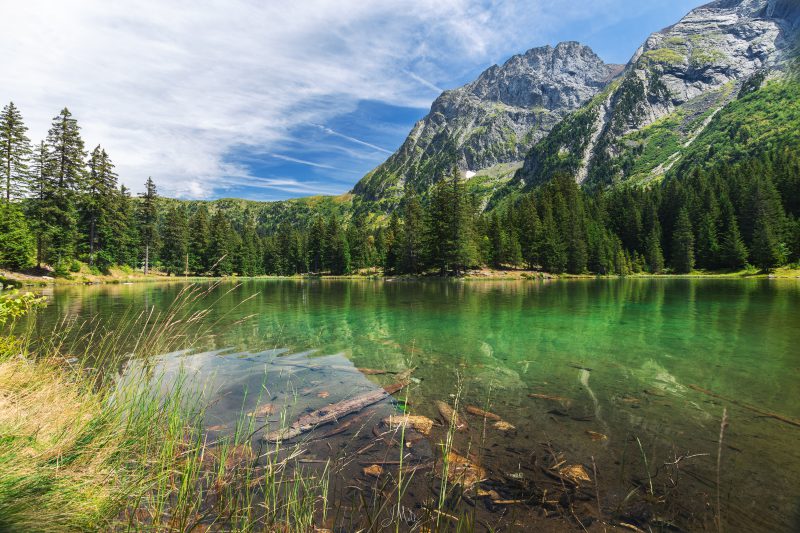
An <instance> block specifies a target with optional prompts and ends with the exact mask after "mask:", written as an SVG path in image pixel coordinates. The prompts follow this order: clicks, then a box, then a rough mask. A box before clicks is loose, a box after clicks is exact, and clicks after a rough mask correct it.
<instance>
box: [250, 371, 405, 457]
mask: <svg viewBox="0 0 800 533" xmlns="http://www.w3.org/2000/svg"><path fill="white" fill-rule="evenodd" d="M406 385H408V383H407V382H404V381H400V382H398V383H395V384H393V385H389V386H387V387H384V388H382V389H378V390H374V391H369V392H366V393H364V394H361V395H359V396H356V397H355V398H350V399H348V400H342V401H341V402H337V403H334V404H331V405H328V406H326V407H323V408H322V409H317V410H316V411H312V412H310V413H307V414H305V415H303V416H301V417H300V418H298V419H297V420H295V421H294V423H292V425H290V426H289V427H287V428H281V429H278V430H275V431H271V432H269V433H267V434H266V435H264V437H263V439H264V440H266V441H267V442H277V441H279V440H289V439H293V438H295V437H297V436H298V435H301V434H303V433H305V432H307V431H311V430H312V429H314V428H315V427H319V426H324V425H325V424H330V423H331V422H336V421H338V420H339V419H340V418H343V417H345V416H347V415H350V414H353V413H357V412H358V411H360V410H362V409H363V408H365V407H368V406H370V405H372V404H374V403H378V402H379V401H381V400H383V399H385V398H388V397H389V395H390V394H394V393H395V392H397V391H399V390H401V389H403V388H404V387H405V386H406Z"/></svg>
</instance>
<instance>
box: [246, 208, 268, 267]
mask: <svg viewBox="0 0 800 533" xmlns="http://www.w3.org/2000/svg"><path fill="white" fill-rule="evenodd" d="M246 219H247V221H246V222H245V225H244V228H243V230H242V253H241V256H242V269H241V271H240V273H241V274H242V275H243V276H257V275H259V274H263V273H264V272H263V263H262V261H261V259H260V258H261V239H260V238H259V236H258V232H257V231H256V225H255V222H254V221H253V219H252V217H251V216H250V215H249V214H247V215H246Z"/></svg>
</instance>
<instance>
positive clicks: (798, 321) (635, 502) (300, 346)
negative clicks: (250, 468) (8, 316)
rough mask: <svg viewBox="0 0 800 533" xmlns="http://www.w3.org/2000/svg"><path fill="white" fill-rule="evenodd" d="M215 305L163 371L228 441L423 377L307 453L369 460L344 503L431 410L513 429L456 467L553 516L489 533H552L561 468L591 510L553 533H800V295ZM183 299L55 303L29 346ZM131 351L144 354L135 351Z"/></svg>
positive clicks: (674, 286) (525, 294)
mask: <svg viewBox="0 0 800 533" xmlns="http://www.w3.org/2000/svg"><path fill="white" fill-rule="evenodd" d="M208 289H209V294H208V295H207V296H206V297H205V298H204V300H203V304H204V305H206V306H207V307H208V309H209V313H208V315H207V316H205V317H204V318H203V319H202V320H200V321H198V322H197V324H196V326H192V328H194V327H196V328H197V330H196V331H197V335H196V336H194V338H192V337H193V335H192V331H189V336H188V337H187V342H189V338H191V343H192V344H193V346H192V348H191V350H177V351H171V353H169V354H163V355H161V356H160V357H159V358H158V359H157V361H158V363H157V364H158V365H160V367H161V368H162V369H163V371H164V372H166V373H167V375H168V376H174V375H176V373H177V372H178V369H179V368H183V369H188V371H189V372H191V373H192V375H193V376H194V379H196V380H198V381H199V382H202V383H203V387H204V389H205V390H206V394H207V395H208V400H209V402H210V406H209V408H208V412H207V417H206V421H207V423H208V425H209V426H210V427H211V428H212V432H217V433H224V432H226V431H230V430H231V426H232V425H233V424H234V423H235V420H236V418H237V417H238V415H239V413H240V412H242V411H243V412H249V411H253V410H255V409H256V408H257V404H260V403H263V402H264V401H268V402H270V403H271V404H274V405H280V406H283V407H286V408H287V409H288V412H287V415H286V416H287V417H288V419H289V420H290V421H291V419H293V418H294V417H296V416H298V415H299V414H301V413H303V412H305V411H307V410H308V409H311V408H319V407H324V406H325V405H327V404H330V403H332V402H336V401H339V400H343V399H346V398H348V397H352V396H354V395H357V394H359V393H361V392H364V391H368V390H370V389H371V388H375V387H376V385H387V384H389V383H392V381H393V379H396V376H397V373H401V372H403V371H405V370H407V369H411V368H413V369H414V371H413V374H412V384H411V386H410V387H409V388H408V389H407V391H406V392H401V393H399V394H395V397H396V398H403V399H405V398H406V396H407V399H408V402H407V405H406V406H405V407H403V404H402V403H401V404H399V405H398V404H396V403H393V402H390V401H384V402H382V403H380V404H378V405H377V406H376V407H372V408H370V409H369V410H368V413H362V414H358V415H355V416H357V417H360V418H359V423H358V424H353V425H352V428H347V429H346V430H345V431H342V432H341V433H337V434H336V435H330V436H327V437H325V438H322V439H317V440H313V439H311V440H309V443H308V447H307V448H308V450H307V455H306V457H308V458H309V461H308V463H307V465H308V466H309V467H313V465H314V461H322V460H324V459H327V458H330V457H334V458H337V459H342V458H347V457H353V456H355V457H356V458H357V459H358V460H354V461H351V462H350V463H349V464H347V465H342V467H341V468H339V469H337V470H335V476H334V477H335V480H334V494H336V495H338V496H337V497H339V498H341V500H342V501H345V500H347V501H350V500H352V499H353V497H352V494H351V493H352V490H354V489H351V488H349V487H351V486H352V485H353V484H354V483H355V482H354V481H353V480H359V481H358V483H361V484H362V485H366V484H368V483H369V480H366V481H365V480H364V476H363V474H362V472H361V468H362V467H363V466H364V465H365V464H369V463H370V462H373V461H378V455H376V454H383V456H384V457H385V456H386V455H387V454H388V455H389V457H393V458H396V457H397V453H396V450H395V451H387V447H388V448H390V447H391V446H390V444H391V443H390V444H389V445H384V444H381V445H380V446H373V449H372V450H367V451H364V452H362V453H360V454H356V455H354V454H355V452H356V451H360V450H362V449H363V448H364V447H365V446H369V445H370V443H371V442H374V440H375V439H376V435H377V433H376V432H374V431H369V430H368V429H369V427H370V424H376V423H377V422H378V421H379V420H380V419H381V418H382V417H384V416H388V415H389V414H392V413H395V414H396V413H397V412H398V411H399V410H400V409H401V408H404V409H406V410H409V411H410V412H412V413H414V414H421V415H425V416H428V417H430V418H433V419H441V418H442V417H441V415H440V413H439V412H438V410H437V407H436V404H435V402H436V401H438V400H442V401H446V402H450V403H452V402H454V400H455V396H457V397H458V402H459V405H460V406H462V407H465V406H468V405H471V406H477V407H480V408H482V409H485V410H488V411H491V412H492V413H495V414H497V415H498V416H499V417H501V418H502V419H503V420H504V421H506V422H508V423H510V424H511V425H513V426H514V429H510V430H509V429H507V430H499V429H496V428H494V427H493V426H492V425H491V423H490V424H487V425H486V426H485V427H484V426H483V421H482V419H481V418H480V417H475V416H472V415H463V414H462V417H464V418H465V420H466V421H467V422H468V423H469V425H470V428H469V429H468V430H466V431H463V432H458V433H457V434H456V436H455V439H456V441H455V449H456V450H458V451H459V453H461V454H463V455H467V454H469V456H470V457H476V458H477V457H479V458H480V459H479V460H480V463H481V465H482V466H483V467H484V468H486V471H487V474H486V480H485V483H483V484H482V486H483V487H485V488H487V489H489V488H491V489H493V490H496V491H497V492H498V493H500V495H501V496H505V497H506V498H511V497H512V496H513V494H519V493H522V492H524V491H525V490H533V489H532V488H531V487H533V486H536V487H537V488H536V491H535V493H536V494H537V498H540V499H541V501H536V502H532V501H527V502H521V503H516V504H511V505H505V504H500V505H496V504H493V503H492V502H491V500H488V499H487V501H486V503H485V504H484V503H480V502H478V503H477V504H476V502H475V501H474V500H472V501H468V502H467V503H468V504H470V505H477V507H478V508H479V509H480V515H479V522H480V523H481V524H484V525H485V526H486V527H489V526H494V525H498V524H500V525H505V526H506V527H511V528H512V529H526V528H528V527H534V524H538V525H537V526H536V527H535V529H541V524H542V523H546V522H541V520H545V521H546V520H547V518H543V516H546V515H548V512H547V509H548V505H549V504H548V502H547V496H546V492H547V491H546V490H545V491H542V487H547V486H549V485H548V483H551V484H552V485H553V487H554V488H553V490H556V491H557V490H558V485H560V484H563V483H562V481H561V480H558V479H555V478H554V477H553V476H552V475H551V474H552V472H553V469H554V468H556V469H557V468H558V461H560V460H563V461H564V464H576V465H582V466H583V467H584V470H585V472H586V473H588V474H589V477H590V478H591V479H592V480H595V481H596V483H595V482H594V481H593V482H592V483H590V484H589V485H588V489H587V490H586V491H585V494H583V497H580V496H581V494H580V493H579V492H580V491H578V493H577V494H576V502H578V503H577V504H576V505H582V506H584V507H586V508H587V509H578V508H576V519H575V520H574V521H572V522H570V520H571V518H570V517H561V520H562V521H560V522H553V524H555V525H553V527H554V528H556V529H558V528H560V527H563V526H564V524H566V523H570V524H571V526H572V527H575V528H577V529H580V527H579V524H578V523H577V515H580V516H581V517H582V516H584V515H586V516H589V515H591V511H590V510H588V508H594V507H595V506H596V503H595V502H596V501H599V502H600V505H601V506H602V508H603V509H604V510H605V511H606V512H608V513H612V512H616V513H617V514H616V515H615V516H617V518H618V519H619V521H623V522H626V523H628V524H632V525H636V524H640V525H645V524H649V525H650V527H654V528H662V529H665V530H669V529H670V528H678V529H691V530H697V529H709V530H714V529H716V526H715V524H714V518H715V511H714V510H715V509H716V504H715V502H716V499H717V497H719V498H720V501H721V507H720V518H721V520H722V522H723V524H724V525H725V526H726V527H725V529H727V530H741V531H761V530H763V531H796V530H798V529H800V483H798V480H800V446H798V445H797V442H798V439H800V427H797V426H796V425H793V423H792V422H794V421H797V420H800V388H799V387H798V377H800V281H798V280H733V279H730V280H729V279H599V280H569V281H508V282H506V281H451V282H445V281H420V282H411V281H334V280H303V281H300V280H282V281H276V280H253V281H243V282H240V283H227V282H226V283H222V284H219V285H212V284H208ZM182 290H185V284H183V283H180V282H173V283H159V284H146V283H140V284H133V285H102V286H65V287H55V288H52V289H45V290H44V292H45V293H46V294H47V295H48V297H49V305H48V306H47V307H46V308H45V309H44V310H42V311H41V313H40V314H39V317H38V320H37V323H36V326H35V327H36V334H37V335H39V336H40V337H46V336H47V335H48V334H49V332H50V331H51V330H52V329H53V328H54V327H56V325H57V324H59V323H60V322H62V321H64V320H65V317H67V319H68V320H71V321H72V322H73V323H74V324H75V325H74V328H73V339H74V342H75V343H76V344H79V343H80V342H81V341H80V334H81V333H84V332H85V331H86V330H88V329H90V328H97V327H107V328H115V327H117V326H116V324H118V323H119V322H120V321H128V320H130V318H131V317H132V316H133V315H136V314H138V313H140V312H150V310H155V312H156V313H158V312H159V311H161V312H166V310H167V309H168V308H169V306H170V305H171V304H172V303H173V301H174V300H175V298H176V296H177V295H179V293H180V292H181V291H182ZM124 342H125V343H129V344H130V346H121V349H123V350H129V351H134V345H135V339H134V338H129V339H127V340H126V341H124ZM123 344H124V343H123ZM132 364H134V363H132ZM358 369H362V370H361V371H359V370H358ZM384 372H386V373H384ZM531 394H533V395H534V397H531V396H530V395H531ZM729 400H733V401H729ZM734 402H735V403H734ZM723 408H727V417H728V426H727V427H726V429H725V432H724V436H723V440H722V445H721V447H720V444H719V443H720V438H719V437H720V424H721V420H722V416H723ZM277 417H278V415H277V414H274V415H273V416H272V418H270V416H267V419H268V420H270V419H271V420H272V422H273V423H275V422H276V418H277ZM342 422H344V421H342ZM334 427H335V426H331V425H329V426H327V427H323V428H318V429H316V430H314V431H313V432H312V436H313V435H317V436H320V435H322V436H325V435H326V434H327V432H330V431H331V429H333V428H334ZM443 431H444V428H438V427H437V428H435V429H434V431H433V432H432V433H431V436H430V437H428V438H427V439H425V442H423V443H422V444H420V445H419V446H416V445H415V446H414V449H413V450H412V452H413V453H415V454H418V455H419V459H420V461H424V460H427V459H430V458H434V457H435V456H436V453H437V446H438V442H439V441H440V440H441V439H442V435H443ZM306 438H307V437H306ZM258 439H259V436H258V435H257V436H255V437H254V441H256V440H258ZM719 449H721V455H720V458H719V477H720V484H719V494H717V484H716V476H717V472H718V471H717V459H718V457H717V456H718V450H719ZM476 461H477V459H476ZM554 463H555V464H554ZM387 464H388V463H387ZM548 470H549V471H548ZM424 478H425V476H424V475H423V474H420V475H419V480H420V481H419V484H418V485H419V486H416V485H414V486H412V487H411V488H410V489H409V495H408V497H409V499H410V503H409V508H410V509H412V508H413V505H414V501H415V499H416V501H417V502H419V501H423V500H424V498H425V496H424V494H423V492H424V489H425V486H426V484H429V483H430V481H423V479H424ZM520 480H522V481H520ZM526 487H527V489H526ZM359 490H360V489H359ZM531 494H532V493H531ZM542 494H545V495H544V496H542ZM631 494H633V496H632V495H631ZM508 495H511V496H508ZM523 499H524V498H523ZM501 507H502V508H501ZM615 509H616V511H614V510H615ZM620 509H624V510H620ZM529 517H535V519H536V520H533V519H532V518H530V519H529ZM581 520H582V521H583V519H581ZM537 521H539V522H537ZM589 522H591V520H589Z"/></svg>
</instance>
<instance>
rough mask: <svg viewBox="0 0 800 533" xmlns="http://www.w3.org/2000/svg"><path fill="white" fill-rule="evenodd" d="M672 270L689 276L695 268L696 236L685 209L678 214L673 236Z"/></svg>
mask: <svg viewBox="0 0 800 533" xmlns="http://www.w3.org/2000/svg"><path fill="white" fill-rule="evenodd" d="M672 268H674V269H675V271H676V272H678V273H680V274H688V273H689V272H691V271H692V269H693V268H694V235H693V234H692V223H691V222H690V221H689V211H688V210H687V209H686V208H685V207H682V208H681V209H680V211H679V212H678V218H677V220H676V222H675V230H674V232H673V234H672Z"/></svg>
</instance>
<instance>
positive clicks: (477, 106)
mask: <svg viewBox="0 0 800 533" xmlns="http://www.w3.org/2000/svg"><path fill="white" fill-rule="evenodd" d="M621 70H622V67H621V66H617V65H607V64H605V63H604V62H603V61H602V60H601V59H600V58H599V57H598V56H597V55H596V54H595V53H594V52H593V51H592V50H591V49H590V48H589V47H586V46H583V45H580V44H578V43H576V42H565V43H560V44H559V45H557V46H556V47H555V48H553V47H551V46H544V47H541V48H534V49H531V50H529V51H527V52H526V53H524V54H520V55H516V56H514V57H512V58H510V59H509V60H508V61H506V62H505V63H504V64H503V65H502V66H498V65H495V66H493V67H491V68H489V69H487V70H486V71H484V72H483V73H482V74H481V75H480V76H479V77H478V79H476V80H475V81H473V82H472V83H469V84H467V85H465V86H463V87H460V88H458V89H454V90H450V91H445V92H444V93H442V94H441V95H440V96H439V97H438V98H437V99H436V100H435V101H434V102H433V105H432V106H431V110H430V113H428V115H427V116H425V118H423V119H422V120H421V121H419V122H418V123H417V124H416V125H415V126H414V129H413V130H412V131H411V133H410V134H409V136H408V138H407V139H406V141H405V142H404V143H403V145H402V146H401V148H400V149H399V150H398V151H397V152H396V153H395V154H394V155H392V156H391V157H390V158H389V159H388V160H387V161H386V162H385V163H383V164H382V165H380V166H379V167H378V168H376V169H375V170H373V171H372V172H370V173H369V174H368V175H367V176H365V177H364V178H363V179H362V180H361V181H360V182H359V183H358V184H357V185H356V187H355V189H354V190H353V192H354V193H355V194H357V195H359V196H361V197H362V198H365V199H367V200H370V201H376V200H386V201H388V202H389V203H391V202H392V201H393V200H394V199H396V198H397V197H399V196H400V195H401V194H402V189H403V186H404V184H405V182H406V180H410V181H411V182H412V183H413V184H414V185H415V186H416V187H417V189H418V190H419V191H420V192H423V191H424V190H426V189H427V187H428V186H430V185H431V184H432V183H433V182H434V181H435V180H437V179H438V178H440V177H441V175H442V174H443V172H446V171H447V170H448V169H449V168H450V167H452V164H453V163H456V164H457V165H458V166H459V168H460V169H461V170H463V171H473V172H474V171H478V170H480V169H485V168H488V167H492V166H494V165H497V164H499V163H510V162H514V161H521V160H522V159H523V158H524V156H525V153H526V152H527V151H528V149H529V148H530V147H531V146H532V145H533V144H534V143H536V142H537V141H539V140H540V139H541V138H542V137H544V135H546V134H547V132H548V131H550V129H551V128H552V127H553V126H554V125H555V124H556V123H557V122H558V121H559V120H561V118H563V117H564V116H565V115H566V114H567V113H569V112H570V111H573V110H575V109H577V108H579V107H580V106H581V105H582V104H584V103H585V102H587V101H588V100H589V99H591V98H592V97H593V96H594V95H595V94H597V93H598V92H599V91H600V90H602V89H603V87H605V86H606V85H607V84H608V83H609V81H610V80H611V79H612V78H613V77H614V76H615V75H616V74H618V73H619V72H620V71H621ZM453 154H454V155H455V158H456V160H455V161H453ZM387 207H388V206H387Z"/></svg>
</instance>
